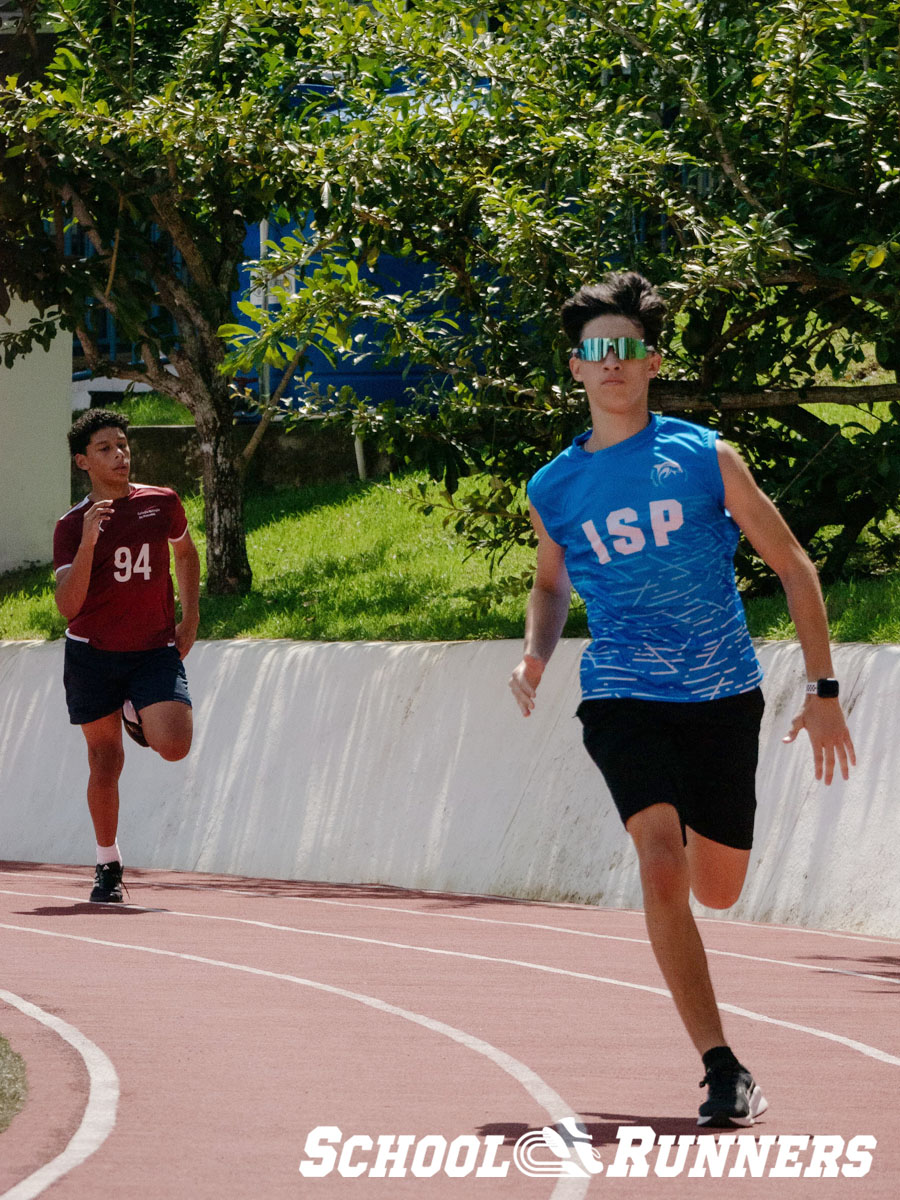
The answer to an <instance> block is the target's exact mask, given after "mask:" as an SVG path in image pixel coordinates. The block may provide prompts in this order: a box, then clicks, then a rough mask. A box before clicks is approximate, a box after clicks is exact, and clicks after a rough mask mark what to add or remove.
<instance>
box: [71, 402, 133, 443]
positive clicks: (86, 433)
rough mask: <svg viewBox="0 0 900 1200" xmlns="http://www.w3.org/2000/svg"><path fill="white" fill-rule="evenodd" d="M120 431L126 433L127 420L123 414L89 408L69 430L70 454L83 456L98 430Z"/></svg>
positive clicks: (105, 409) (106, 409) (104, 409)
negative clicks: (111, 429) (112, 429)
mask: <svg viewBox="0 0 900 1200" xmlns="http://www.w3.org/2000/svg"><path fill="white" fill-rule="evenodd" d="M110 428H115V429H121V430H122V432H123V433H127V432H128V418H127V417H126V416H125V414H124V413H120V412H112V411H111V410H110V409H108V408H89V409H88V410H87V412H84V413H82V414H81V416H80V417H79V418H78V419H77V420H76V421H73V422H72V428H71V429H70V430H69V450H70V451H71V453H72V454H84V452H85V450H87V446H88V442H89V441H90V440H91V438H92V437H93V436H94V434H95V433H96V432H97V430H98V429H110Z"/></svg>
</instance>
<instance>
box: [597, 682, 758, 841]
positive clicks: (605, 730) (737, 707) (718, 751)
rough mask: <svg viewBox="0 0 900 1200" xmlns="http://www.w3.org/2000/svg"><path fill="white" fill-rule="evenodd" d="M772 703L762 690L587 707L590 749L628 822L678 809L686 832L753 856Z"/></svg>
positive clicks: (620, 701) (610, 702)
mask: <svg viewBox="0 0 900 1200" xmlns="http://www.w3.org/2000/svg"><path fill="white" fill-rule="evenodd" d="M764 707H765V701H764V700H763V694H762V692H761V691H760V689H759V688H754V689H753V691H751V692H741V693H740V695H737V696H724V697H723V698H722V699H720V700H698V701H696V702H686V703H682V702H680V701H668V700H634V699H631V698H622V699H601V700H583V701H582V702H581V705H580V706H579V708H578V716H579V718H580V719H581V723H582V725H583V726H584V730H583V732H584V744H585V747H586V748H587V751H588V754H590V756H591V758H592V759H593V760H594V762H595V763H596V764H597V766H598V767H599V768H600V771H601V772H602V774H603V778H604V779H605V780H606V785H607V787H608V788H609V790H610V793H611V794H612V798H613V801H614V803H615V805H616V808H617V809H618V810H619V816H620V817H621V818H622V822H623V824H624V823H627V822H628V820H629V819H630V818H631V817H633V816H634V815H635V813H638V812H642V811H643V810H644V809H645V808H649V807H650V806H651V805H652V804H671V805H672V806H673V807H674V808H675V809H676V811H677V812H678V815H679V817H680V818H681V827H682V831H684V829H685V827H689V828H690V829H693V830H695V831H696V832H697V833H699V834H700V835H701V836H702V837H706V838H710V839H711V840H712V841H714V842H719V843H720V844H721V845H723V846H733V847H734V848H735V849H738V850H749V849H750V848H751V846H752V845H753V819H754V816H755V813H756V763H757V759H758V757H759V726H760V722H761V720H762V715H763V709H764Z"/></svg>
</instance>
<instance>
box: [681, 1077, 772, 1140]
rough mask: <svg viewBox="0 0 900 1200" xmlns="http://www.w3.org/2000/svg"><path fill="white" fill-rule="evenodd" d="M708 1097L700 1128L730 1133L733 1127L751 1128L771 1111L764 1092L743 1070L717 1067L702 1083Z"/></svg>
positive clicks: (704, 1103)
mask: <svg viewBox="0 0 900 1200" xmlns="http://www.w3.org/2000/svg"><path fill="white" fill-rule="evenodd" d="M700 1086H701V1087H708V1088H709V1093H708V1095H707V1098H706V1100H705V1101H704V1102H703V1104H701V1105H700V1116H699V1117H698V1118H697V1124H698V1125H711V1126H713V1127H714V1128H716V1129H729V1128H731V1127H732V1126H734V1125H738V1126H747V1125H752V1124H753V1122H754V1121H755V1120H756V1118H757V1117H758V1116H759V1115H760V1114H761V1113H764V1112H765V1111H766V1109H767V1108H768V1107H769V1104H768V1101H767V1100H766V1098H765V1096H764V1095H763V1094H762V1088H760V1086H759V1084H758V1083H756V1082H755V1081H754V1079H753V1076H752V1075H751V1074H750V1072H749V1071H745V1070H744V1069H743V1067H740V1068H738V1069H735V1068H733V1067H715V1068H714V1069H713V1070H712V1071H707V1073H706V1075H705V1076H704V1077H703V1079H701V1080H700Z"/></svg>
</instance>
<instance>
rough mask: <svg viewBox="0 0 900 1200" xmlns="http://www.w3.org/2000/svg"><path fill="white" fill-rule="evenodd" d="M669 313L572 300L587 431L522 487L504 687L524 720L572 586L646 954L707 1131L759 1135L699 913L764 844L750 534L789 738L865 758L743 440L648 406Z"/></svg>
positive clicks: (810, 603)
mask: <svg viewBox="0 0 900 1200" xmlns="http://www.w3.org/2000/svg"><path fill="white" fill-rule="evenodd" d="M664 317H665V305H664V302H663V301H662V299H661V297H660V296H659V295H658V293H657V292H656V291H655V290H654V289H653V287H652V286H651V284H650V283H649V282H648V281H647V280H646V279H644V278H643V277H642V276H640V275H638V274H636V273H634V272H627V273H624V274H621V275H613V276H611V277H609V278H608V279H607V280H606V281H605V282H604V283H602V284H599V285H593V286H588V287H584V288H582V289H581V290H580V291H579V292H577V293H576V294H575V295H574V296H573V297H572V298H571V299H570V300H568V301H567V302H566V304H565V305H564V306H563V310H562V318H563V325H564V328H565V331H566V334H567V335H568V337H569V339H570V343H571V345H572V346H573V347H574V349H573V351H572V356H571V358H570V359H569V367H570V369H571V372H572V375H573V376H574V378H575V379H576V380H578V381H579V383H581V384H582V385H583V387H584V389H585V391H586V393H587V398H588V403H589V405H590V412H591V422H592V427H591V429H590V430H589V431H588V432H587V433H585V434H582V435H580V436H579V437H576V438H575V441H574V442H573V444H572V445H571V446H570V447H569V449H568V450H565V451H564V452H563V453H562V454H560V455H558V456H557V457H556V458H555V459H553V461H552V462H550V463H549V464H548V465H547V466H545V467H543V468H542V469H541V470H540V471H539V472H538V473H537V474H536V475H535V476H534V478H533V479H532V480H531V481H530V482H529V485H528V495H529V500H530V504H531V519H532V522H533V524H534V528H535V531H536V532H537V536H538V549H537V570H536V575H535V581H534V586H533V589H532V592H531V596H530V599H529V603H528V612H527V617H526V625H525V647H524V654H523V657H522V661H521V662H520V663H519V665H518V666H517V667H516V669H515V670H514V672H513V674H512V678H511V679H510V687H511V688H512V691H513V694H514V696H515V698H516V700H517V702H518V704H519V707H520V708H521V710H522V713H523V714H524V715H525V716H526V717H527V716H528V715H529V714H530V713H531V711H532V710H533V708H534V703H535V694H536V691H537V688H538V685H539V683H540V681H541V676H542V674H543V672H544V668H545V667H546V665H547V661H548V659H549V658H550V656H551V654H552V653H553V650H554V648H555V646H556V644H557V642H558V640H559V637H560V635H561V633H562V629H563V626H564V624H565V620H566V614H567V612H568V608H569V600H570V595H571V588H572V587H574V588H575V590H576V591H577V592H578V593H579V594H580V595H581V596H582V597H583V599H584V601H585V604H586V606H587V613H588V623H589V626H590V631H591V638H592V641H591V643H590V645H589V646H588V647H587V649H586V651H585V653H584V656H583V658H582V664H581V686H582V695H583V700H582V703H581V705H580V707H579V709H578V715H579V717H580V719H581V721H582V724H583V727H584V728H583V732H584V742H585V746H586V748H587V750H588V752H589V753H590V755H591V757H592V758H593V759H594V761H595V762H596V764H597V765H598V767H599V768H600V770H601V772H602V773H603V776H604V778H605V780H606V782H607V785H608V786H609V790H610V793H611V794H612V797H613V800H614V802H615V804H616V807H617V808H618V810H619V814H620V816H621V818H622V821H623V822H624V824H625V828H626V830H627V831H628V833H629V834H630V836H631V838H632V840H633V842H634V845H635V848H636V850H637V855H638V861H639V866H640V876H641V886H642V889H643V898H644V909H645V918H646V923H647V930H648V933H649V936H650V943H651V945H652V947H653V952H654V954H655V956H656V959H657V962H658V963H659V966H660V969H661V970H662V973H663V976H664V978H665V981H666V983H667V984H668V986H669V990H670V991H671V993H672V997H673V999H674V1001H675V1005H676V1007H677V1010H678V1013H679V1015H680V1017H681V1019H682V1021H683V1023H684V1026H685V1028H686V1030H687V1032H688V1034H689V1035H690V1037H691V1040H692V1041H693V1043H694V1045H695V1046H696V1047H697V1050H698V1051H699V1053H700V1055H701V1057H702V1059H703V1064H704V1068H705V1077H704V1079H703V1081H702V1084H701V1086H708V1096H707V1099H706V1101H705V1102H704V1103H703V1104H702V1105H701V1107H700V1115H699V1119H698V1124H700V1125H706V1126H714V1127H715V1126H719V1127H721V1126H732V1125H738V1126H747V1125H752V1124H753V1122H754V1120H755V1118H756V1117H757V1116H759V1114H760V1113H762V1112H763V1111H764V1110H765V1108H766V1107H767V1104H766V1100H765V1098H764V1097H763V1094H762V1091H761V1089H760V1088H759V1086H758V1085H757V1083H756V1082H755V1080H754V1079H753V1077H752V1075H751V1074H750V1072H749V1071H748V1070H747V1069H746V1068H745V1067H744V1066H743V1065H742V1064H741V1063H740V1062H739V1061H738V1059H737V1058H736V1057H735V1055H734V1053H733V1052H732V1050H731V1048H730V1047H729V1046H728V1043H727V1042H726V1039H725V1034H724V1032H723V1029H722V1023H721V1019H720V1015H719V1010H718V1006H717V1004H716V999H715V995H714V992H713V988H712V983H711V981H710V977H709V970H708V966H707V961H706V952H705V950H704V948H703V944H702V942H701V940H700V935H699V932H698V929H697V925H696V922H695V921H694V918H693V915H692V913H691V909H690V904H689V897H690V893H691V892H693V894H694V896H695V897H696V898H697V900H698V901H699V902H700V903H701V904H704V905H707V906H709V907H710V908H727V907H729V906H730V905H732V904H734V902H735V901H736V900H737V898H738V896H739V895H740V891H741V887H742V886H743V882H744V876H745V874H746V871H747V864H748V861H749V857H750V847H751V843H752V837H753V816H754V810H755V807H756V798H755V773H756V762H757V752H758V741H759V726H760V719H761V717H762V712H763V698H762V693H761V692H760V689H759V682H760V679H761V674H762V673H761V671H760V667H759V663H758V662H757V659H756V655H755V653H754V650H753V645H752V643H751V641H750V636H749V634H748V632H747V626H746V622H745V619H744V612H743V606H742V604H741V600H740V597H739V595H738V592H737V588H736V586H735V579H734V561H733V560H734V552H735V549H736V547H737V543H738V539H739V536H740V531H743V533H744V534H745V535H746V537H747V538H748V540H749V541H750V543H751V545H752V546H753V547H754V549H755V550H756V552H757V553H758V554H759V555H760V556H761V557H762V558H763V559H764V560H765V561H766V562H767V563H768V565H769V566H770V567H771V568H772V569H773V570H774V571H775V572H776V574H777V575H778V577H779V579H780V581H781V584H782V586H783V587H784V590H785V594H786V596H787V602H788V608H789V610H790V614H791V617H792V619H793V621H794V625H795V627H796V630H797V636H798V638H799V640H800V644H801V647H802V650H803V657H804V662H805V666H806V675H807V679H808V681H809V682H808V684H807V688H806V699H805V702H804V703H803V706H802V708H801V709H800V710H799V712H798V713H797V715H796V717H795V718H794V720H793V723H792V725H791V728H790V732H789V733H788V735H787V736H786V737H785V739H784V740H785V741H786V742H792V741H794V739H795V738H796V737H797V735H798V734H799V732H800V730H801V729H806V731H807V733H808V735H809V739H810V743H811V746H812V752H813V761H814V766H815V773H816V778H817V779H822V778H824V780H825V782H826V783H830V782H831V779H832V776H833V773H834V767H835V762H837V764H838V765H839V767H840V771H841V774H842V775H843V777H844V778H845V779H846V778H847V776H848V770H849V765H850V764H852V763H855V756H854V750H853V743H852V741H851V739H850V734H849V732H848V730H847V726H846V723H845V721H844V715H843V712H842V711H841V706H840V701H839V700H838V684H837V681H836V680H834V679H833V678H832V676H833V667H832V662H831V652H830V648H829V638H828V625H827V619H826V615H825V606H824V603H823V600H822V592H821V588H820V586H819V580H818V576H817V574H816V569H815V567H814V566H813V564H812V563H811V562H810V560H809V558H808V556H807V555H806V554H805V553H804V551H803V549H802V548H801V546H800V545H799V543H798V542H797V540H796V539H795V538H794V536H793V534H792V533H791V531H790V529H789V528H788V527H787V525H786V524H785V522H784V520H783V519H782V517H781V516H780V515H779V513H778V511H777V509H776V508H775V506H774V505H773V504H772V502H771V501H770V500H769V499H768V498H767V497H766V496H765V495H764V494H763V493H762V492H761V491H760V490H759V488H758V487H757V486H756V484H755V483H754V481H753V478H752V476H751V474H750V471H749V470H748V468H747V466H746V465H745V463H744V462H743V460H742V459H741V457H740V456H739V455H738V453H737V452H736V451H735V450H734V449H733V448H732V447H731V446H729V445H727V444H726V443H725V442H723V441H720V440H718V436H717V434H715V433H714V432H713V431H711V430H709V429H705V428H703V427H701V426H698V425H693V424H691V423H689V422H687V421H681V420H676V419H674V418H671V417H661V416H656V415H654V414H651V413H650V412H649V410H648V403H647V397H648V387H649V383H650V380H651V379H652V378H653V377H654V376H655V375H656V374H657V372H658V371H659V367H660V355H659V351H658V349H657V348H658V346H659V338H660V334H661V332H662V324H663V320H664Z"/></svg>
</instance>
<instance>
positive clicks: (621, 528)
mask: <svg viewBox="0 0 900 1200" xmlns="http://www.w3.org/2000/svg"><path fill="white" fill-rule="evenodd" d="M637 519H638V515H637V511H636V510H635V509H633V508H617V509H615V510H614V511H613V512H611V513H610V514H609V516H608V517H607V518H606V528H607V531H608V532H609V534H610V535H611V536H612V537H613V538H614V539H615V540H614V541H613V543H612V547H613V550H615V551H616V553H617V554H637V553H638V552H639V551H640V550H643V548H644V547H645V546H646V544H647V539H646V538H645V537H644V534H643V531H642V530H641V528H640V526H638V525H635V522H636V521H637ZM683 524H684V512H683V510H682V507H681V505H680V504H679V503H678V501H677V500H651V501H650V528H651V529H652V530H653V540H654V542H655V543H656V545H657V546H668V544H669V534H670V533H671V532H673V531H674V530H676V529H680V528H681V526H682V525H683ZM581 528H582V529H583V530H584V532H585V533H586V534H587V539H588V541H589V542H590V543H591V545H592V546H593V548H594V552H595V554H596V555H597V558H598V559H599V560H600V562H601V563H608V562H610V561H611V556H610V553H609V551H608V550H607V549H606V546H605V544H604V542H603V539H602V538H601V536H600V534H599V533H598V532H597V527H596V525H595V524H594V522H593V521H582V523H581Z"/></svg>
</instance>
